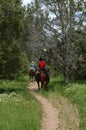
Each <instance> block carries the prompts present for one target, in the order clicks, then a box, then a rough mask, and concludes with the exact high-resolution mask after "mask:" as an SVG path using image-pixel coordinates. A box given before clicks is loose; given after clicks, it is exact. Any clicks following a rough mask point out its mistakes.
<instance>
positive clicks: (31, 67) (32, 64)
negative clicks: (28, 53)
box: [30, 61, 35, 71]
mask: <svg viewBox="0 0 86 130" xmlns="http://www.w3.org/2000/svg"><path fill="white" fill-rule="evenodd" d="M30 70H34V71H35V64H34V61H32V62H31V64H30Z"/></svg>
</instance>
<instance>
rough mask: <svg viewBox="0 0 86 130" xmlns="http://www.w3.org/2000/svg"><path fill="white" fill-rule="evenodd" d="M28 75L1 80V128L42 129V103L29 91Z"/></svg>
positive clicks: (1, 129) (10, 129)
mask: <svg viewBox="0 0 86 130" xmlns="http://www.w3.org/2000/svg"><path fill="white" fill-rule="evenodd" d="M27 85H28V77H25V78H23V79H21V78H20V79H18V80H17V81H11V82H10V81H0V130H40V124H41V123H40V122H41V116H42V110H41V106H40V104H39V103H38V102H37V101H36V99H35V98H34V97H33V96H32V95H31V94H30V93H29V92H28V91H27Z"/></svg>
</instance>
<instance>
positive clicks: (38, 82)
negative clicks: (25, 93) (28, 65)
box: [37, 82, 40, 91]
mask: <svg viewBox="0 0 86 130" xmlns="http://www.w3.org/2000/svg"><path fill="white" fill-rule="evenodd" d="M37 84H38V90H39V91H40V85H39V82H37Z"/></svg>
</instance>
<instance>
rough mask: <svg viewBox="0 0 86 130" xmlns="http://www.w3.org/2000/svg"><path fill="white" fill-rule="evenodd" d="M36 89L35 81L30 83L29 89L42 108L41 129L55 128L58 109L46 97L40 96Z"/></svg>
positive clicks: (53, 129) (50, 129)
mask: <svg viewBox="0 0 86 130" xmlns="http://www.w3.org/2000/svg"><path fill="white" fill-rule="evenodd" d="M37 90H38V87H37V84H36V83H35V82H34V83H30V86H29V91H30V92H31V93H32V94H33V95H34V96H35V97H36V98H37V100H38V101H40V103H41V104H42V107H43V110H44V114H43V119H42V125H41V126H42V127H41V130H57V128H58V111H57V109H56V108H54V107H53V106H52V105H51V103H50V102H49V101H48V100H47V99H45V98H44V97H42V96H41V95H40V94H39V93H38V94H37Z"/></svg>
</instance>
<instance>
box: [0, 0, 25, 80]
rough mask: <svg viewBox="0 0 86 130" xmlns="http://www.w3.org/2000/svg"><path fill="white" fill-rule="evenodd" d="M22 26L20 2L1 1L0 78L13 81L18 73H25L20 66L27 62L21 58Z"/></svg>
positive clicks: (11, 0) (22, 10)
mask: <svg viewBox="0 0 86 130" xmlns="http://www.w3.org/2000/svg"><path fill="white" fill-rule="evenodd" d="M23 25H24V8H23V7H22V3H21V0H8V1H6V0H1V1H0V67H1V71H0V78H6V79H14V78H15V77H17V76H18V75H19V74H20V71H22V73H23V72H24V71H25V70H24V67H22V66H23V64H25V63H26V62H27V58H25V56H23V54H22V51H21V42H22V35H23ZM24 55H25V54H24ZM24 59H26V61H25V60H24ZM22 60H23V61H24V63H22ZM21 69H22V70H21ZM26 69H27V68H26Z"/></svg>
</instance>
